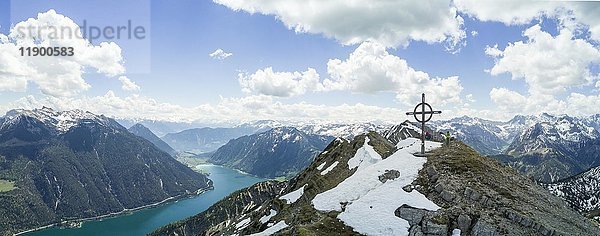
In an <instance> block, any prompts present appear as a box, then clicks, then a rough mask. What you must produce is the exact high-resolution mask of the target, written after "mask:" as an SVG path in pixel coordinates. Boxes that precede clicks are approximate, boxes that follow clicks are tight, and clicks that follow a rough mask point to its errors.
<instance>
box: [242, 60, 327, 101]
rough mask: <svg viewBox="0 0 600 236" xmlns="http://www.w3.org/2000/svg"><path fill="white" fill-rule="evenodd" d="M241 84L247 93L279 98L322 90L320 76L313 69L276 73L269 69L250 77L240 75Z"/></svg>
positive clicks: (259, 71) (243, 74)
mask: <svg viewBox="0 0 600 236" xmlns="http://www.w3.org/2000/svg"><path fill="white" fill-rule="evenodd" d="M239 83H240V86H241V87H242V91H244V92H246V93H254V94H264V95H271V96H277V97H291V96H296V95H302V94H304V93H306V92H307V91H316V90H322V85H321V84H320V83H319V74H318V73H317V71H316V70H315V69H313V68H308V69H307V70H306V71H304V72H298V71H295V72H274V71H273V68H271V67H267V68H265V69H262V70H257V71H256V72H255V73H253V74H251V75H248V74H245V73H240V74H239Z"/></svg>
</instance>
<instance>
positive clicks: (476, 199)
mask: <svg viewBox="0 0 600 236" xmlns="http://www.w3.org/2000/svg"><path fill="white" fill-rule="evenodd" d="M418 143H419V140H417V139H415V138H408V139H405V140H401V141H399V142H398V144H397V145H394V144H392V143H391V142H390V141H388V140H387V139H386V138H384V137H383V136H381V135H379V134H378V133H375V132H370V133H368V134H364V135H359V136H356V137H355V138H354V139H353V140H351V141H348V140H345V139H341V138H338V139H335V140H334V141H333V142H332V143H331V144H330V145H329V146H328V147H327V148H326V149H325V150H324V151H323V152H322V153H321V154H319V156H318V157H317V158H315V160H314V161H313V162H312V163H311V164H310V165H309V166H308V168H306V169H304V170H303V171H302V172H300V173H299V174H298V175H297V177H296V178H294V179H292V180H290V181H288V182H286V184H285V186H281V184H280V183H276V182H266V183H260V184H256V185H254V186H252V187H249V188H247V189H243V190H240V191H238V192H236V193H234V194H232V195H230V196H229V197H227V198H225V200H223V201H221V202H219V203H217V204H215V205H213V206H212V207H211V208H209V210H208V211H207V212H208V213H202V214H199V215H196V216H193V217H191V218H188V219H186V220H184V221H180V222H177V223H175V224H171V225H168V226H166V227H163V228H161V229H159V230H158V231H156V232H154V233H153V234H152V235H182V236H186V235H273V234H275V235H296V234H300V235H503V234H507V235H599V234H600V229H598V228H597V227H596V226H595V225H593V224H592V223H591V222H590V221H588V220H587V219H585V218H584V217H583V216H581V215H579V214H578V213H577V212H575V211H573V210H571V209H569V208H568V207H567V206H566V204H565V203H564V202H563V201H562V200H560V199H559V198H558V197H556V196H554V195H552V194H551V193H550V192H548V191H547V190H545V189H543V188H542V187H540V186H538V185H537V184H536V183H535V182H533V181H531V180H529V179H527V178H524V177H523V176H520V175H518V174H515V172H514V171H511V170H509V169H508V167H506V166H503V165H500V164H498V163H497V162H496V161H493V160H490V159H489V158H486V157H483V156H480V155H479V154H478V153H477V152H475V151H474V150H472V149H470V148H469V147H467V146H465V145H462V144H460V143H458V142H455V143H452V144H451V145H452V146H451V147H450V148H438V147H439V146H440V144H439V143H433V142H430V143H428V144H429V145H428V147H427V149H428V150H432V152H431V156H430V157H428V158H424V157H416V156H414V155H412V154H411V153H413V152H415V151H417V150H418V149H419V145H418Z"/></svg>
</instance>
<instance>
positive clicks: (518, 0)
mask: <svg viewBox="0 0 600 236" xmlns="http://www.w3.org/2000/svg"><path fill="white" fill-rule="evenodd" d="M454 4H455V5H456V7H457V8H458V10H459V11H461V12H463V13H466V14H467V15H469V16H471V17H474V18H476V19H478V20H480V21H497V22H502V23H504V24H507V25H517V24H527V23H529V22H531V21H532V20H534V19H538V18H539V17H541V16H544V15H550V14H553V13H554V10H555V9H556V8H557V7H558V6H559V5H560V4H559V3H556V2H552V1H528V0H525V1H523V0H505V1H490V0H483V1H482V0H454Z"/></svg>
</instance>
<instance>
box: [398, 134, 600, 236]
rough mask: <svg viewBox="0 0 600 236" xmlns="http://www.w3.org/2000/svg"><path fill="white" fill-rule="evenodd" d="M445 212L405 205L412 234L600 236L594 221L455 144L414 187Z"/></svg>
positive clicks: (437, 154)
mask: <svg viewBox="0 0 600 236" xmlns="http://www.w3.org/2000/svg"><path fill="white" fill-rule="evenodd" d="M412 185H413V186H414V188H415V190H417V191H419V192H421V193H423V194H425V195H426V196H427V198H428V199H430V200H432V201H433V202H435V203H436V204H438V205H439V206H441V207H442V209H440V210H438V211H436V212H431V211H426V210H423V209H416V208H411V207H407V206H401V207H399V208H398V209H397V210H396V216H398V217H400V218H403V219H405V220H407V221H408V222H409V223H410V225H411V228H410V235H451V234H452V231H454V230H455V229H459V230H460V231H461V235H598V234H600V230H599V229H598V228H597V227H595V226H594V225H593V223H592V222H591V221H589V220H588V219H586V218H584V217H582V216H580V215H579V214H577V213H576V212H574V211H573V210H571V209H569V208H568V207H567V206H566V205H565V203H564V202H563V201H561V200H560V199H559V198H557V197H555V196H553V195H552V194H550V193H549V192H547V191H545V190H544V189H543V188H541V187H539V186H538V185H537V184H536V183H535V182H533V181H532V180H530V179H527V178H524V177H522V176H520V175H518V174H517V173H516V172H515V171H513V170H512V169H510V168H508V167H504V166H502V165H501V164H499V163H498V162H496V161H494V160H492V159H489V158H486V157H482V156H480V155H479V154H477V152H476V151H474V150H473V149H471V148H469V147H468V146H466V145H464V144H462V143H460V142H453V143H451V147H449V148H441V149H438V150H435V151H434V152H433V153H432V155H430V156H429V157H428V161H427V163H426V164H425V166H424V168H423V169H422V170H421V172H420V173H419V176H418V178H417V179H416V180H415V181H414V182H413V184H412Z"/></svg>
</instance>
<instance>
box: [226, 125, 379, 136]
mask: <svg viewBox="0 0 600 236" xmlns="http://www.w3.org/2000/svg"><path fill="white" fill-rule="evenodd" d="M236 127H254V128H255V129H257V130H266V129H271V128H277V127H294V128H296V129H298V130H300V131H302V132H304V133H306V134H315V135H322V136H332V137H336V138H345V139H352V138H353V137H354V136H357V135H361V134H364V133H368V132H369V131H375V132H383V131H385V130H386V129H387V128H388V125H385V124H375V123H369V122H367V123H336V122H329V121H313V122H281V121H272V120H261V121H256V122H250V123H245V124H242V125H239V126H236Z"/></svg>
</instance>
